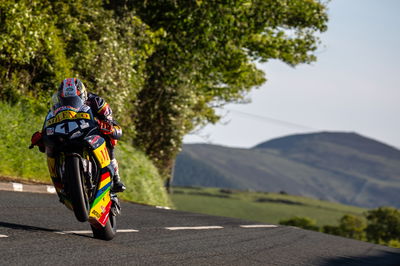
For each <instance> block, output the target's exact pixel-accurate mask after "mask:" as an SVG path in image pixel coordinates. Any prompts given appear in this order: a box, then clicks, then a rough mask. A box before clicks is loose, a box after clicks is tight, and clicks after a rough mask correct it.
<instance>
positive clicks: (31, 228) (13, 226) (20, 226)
mask: <svg viewBox="0 0 400 266" xmlns="http://www.w3.org/2000/svg"><path fill="white" fill-rule="evenodd" d="M0 227H5V228H10V229H15V230H24V231H31V232H32V231H42V232H52V233H57V232H62V230H55V229H49V228H44V227H38V226H32V225H24V224H14V223H7V222H0ZM72 235H77V236H82V237H89V238H92V237H90V236H88V235H83V234H72Z"/></svg>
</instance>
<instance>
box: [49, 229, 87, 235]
mask: <svg viewBox="0 0 400 266" xmlns="http://www.w3.org/2000/svg"><path fill="white" fill-rule="evenodd" d="M55 233H56V234H60V235H66V234H91V233H92V231H89V230H87V231H85V230H82V231H60V232H55Z"/></svg>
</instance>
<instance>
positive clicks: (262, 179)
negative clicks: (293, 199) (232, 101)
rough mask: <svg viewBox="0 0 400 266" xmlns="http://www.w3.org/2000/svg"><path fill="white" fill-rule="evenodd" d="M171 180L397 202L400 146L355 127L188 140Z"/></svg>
mask: <svg viewBox="0 0 400 266" xmlns="http://www.w3.org/2000/svg"><path fill="white" fill-rule="evenodd" d="M173 185H177V186H205V187H219V188H235V189H250V190H256V191H269V192H280V191H285V192H287V193H289V194H293V195H301V196H308V197H314V198H318V199H323V200H330V201H336V202H340V203H344V204H350V205H357V206H362V207H368V208H373V207H377V206H382V205H390V206H394V207H397V208H399V207H400V200H399V199H400V151H399V150H398V149H395V148H393V147H391V146H388V145H386V144H383V143H380V142H378V141H375V140H372V139H369V138H366V137H363V136H361V135H358V134H356V133H332V132H321V133H313V134H302V135H293V136H288V137H282V138H278V139H274V140H271V141H267V142H264V143H261V144H259V145H257V146H255V147H253V148H251V149H240V148H229V147H222V146H216V145H208V144H187V145H184V147H183V151H182V152H181V153H180V154H179V155H178V158H177V162H176V167H175V175H174V180H173Z"/></svg>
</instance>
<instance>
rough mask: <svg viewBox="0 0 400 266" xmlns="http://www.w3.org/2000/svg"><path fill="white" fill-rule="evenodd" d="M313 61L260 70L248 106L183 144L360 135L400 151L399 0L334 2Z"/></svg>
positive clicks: (233, 107)
mask: <svg viewBox="0 0 400 266" xmlns="http://www.w3.org/2000/svg"><path fill="white" fill-rule="evenodd" d="M328 7H329V13H328V14H329V18H330V19H329V24H328V27H329V29H328V31H327V32H325V33H324V34H323V35H322V36H321V41H322V45H321V47H320V49H319V51H318V53H317V56H318V60H317V62H315V63H313V64H312V65H300V66H297V67H296V68H291V67H289V66H287V65H285V64H283V63H281V62H278V61H271V62H268V63H267V64H264V65H262V66H261V67H262V69H263V70H265V72H266V76H267V78H268V81H267V82H266V83H265V84H264V85H263V86H262V87H261V88H260V89H258V90H253V91H252V92H251V93H250V95H249V98H250V99H251V100H252V102H251V103H249V104H243V105H242V104H241V105H239V104H229V105H226V106H225V108H224V110H222V111H221V113H223V114H225V116H224V118H223V119H222V123H219V124H217V125H210V126H207V127H205V128H204V129H203V130H201V131H200V132H196V133H195V134H190V135H187V136H186V137H185V139H184V142H185V143H193V142H197V143H199V142H206V143H212V144H220V145H226V146H232V147H251V146H254V145H256V144H258V143H260V142H263V141H266V140H270V139H273V138H276V137H281V136H285V135H291V134H297V133H308V132H316V131H323V130H325V131H345V132H357V133H359V134H361V135H364V136H367V137H370V138H373V139H376V140H379V141H382V142H384V143H387V144H389V145H392V146H396V147H400V117H399V116H400V90H399V88H400V15H399V13H400V0H332V2H330V4H329V5H328Z"/></svg>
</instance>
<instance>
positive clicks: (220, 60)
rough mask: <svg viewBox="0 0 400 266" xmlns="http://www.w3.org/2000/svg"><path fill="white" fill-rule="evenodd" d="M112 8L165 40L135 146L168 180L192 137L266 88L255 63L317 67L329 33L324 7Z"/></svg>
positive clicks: (178, 2) (153, 66) (313, 3)
mask: <svg viewBox="0 0 400 266" xmlns="http://www.w3.org/2000/svg"><path fill="white" fill-rule="evenodd" d="M111 3H112V4H111ZM109 8H111V9H114V10H116V13H117V14H124V13H125V12H128V11H130V10H135V12H137V14H138V15H139V17H140V18H141V19H142V20H143V21H144V22H145V23H146V24H148V25H149V26H150V28H151V29H152V30H153V31H157V30H160V29H162V30H163V31H164V32H165V35H163V37H162V38H161V41H160V43H159V44H158V45H157V46H156V48H155V51H154V53H153V54H152V55H151V56H150V57H149V58H148V60H147V64H146V72H147V75H148V76H147V78H146V81H145V85H144V88H143V90H141V91H140V93H139V94H138V99H137V111H136V118H137V119H136V120H135V124H136V128H137V136H136V139H135V143H136V144H137V145H138V146H140V147H141V148H142V149H143V150H144V151H145V152H146V153H147V154H148V155H149V156H150V157H151V158H152V159H153V161H154V162H155V163H156V165H157V166H158V168H159V169H160V172H161V173H162V174H163V175H164V176H168V175H169V173H170V169H171V167H172V164H173V160H174V158H175V156H176V154H177V153H178V152H179V149H180V147H181V143H182V138H183V136H184V135H185V134H187V133H188V132H190V131H191V130H193V129H194V128H196V127H199V126H202V125H204V124H206V123H209V122H211V123H215V122H217V121H218V119H219V117H218V115H216V113H215V108H216V107H221V106H223V105H224V104H226V103H229V102H240V101H242V100H243V99H244V98H245V95H246V93H247V92H248V91H249V90H251V89H252V88H254V87H257V86H260V85H261V84H263V83H264V82H265V80H266V79H265V77H264V73H263V72H262V71H261V70H259V69H258V68H257V66H256V64H255V62H257V61H259V62H267V61H268V60H270V59H278V60H282V61H283V62H286V63H287V64H289V65H292V66H295V65H297V64H300V63H310V62H312V61H314V60H315V59H316V58H315V56H314V55H313V53H312V52H313V51H315V49H316V48H317V44H318V38H317V37H316V33H317V32H323V31H325V30H326V29H327V26H326V23H327V14H326V6H325V4H323V3H322V2H320V1H317V0H252V1H249V0H241V1H233V0H230V1H229V0H226V1H201V0H196V1H195V0H162V1H134V0H119V1H112V2H111V1H110V5H109Z"/></svg>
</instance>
